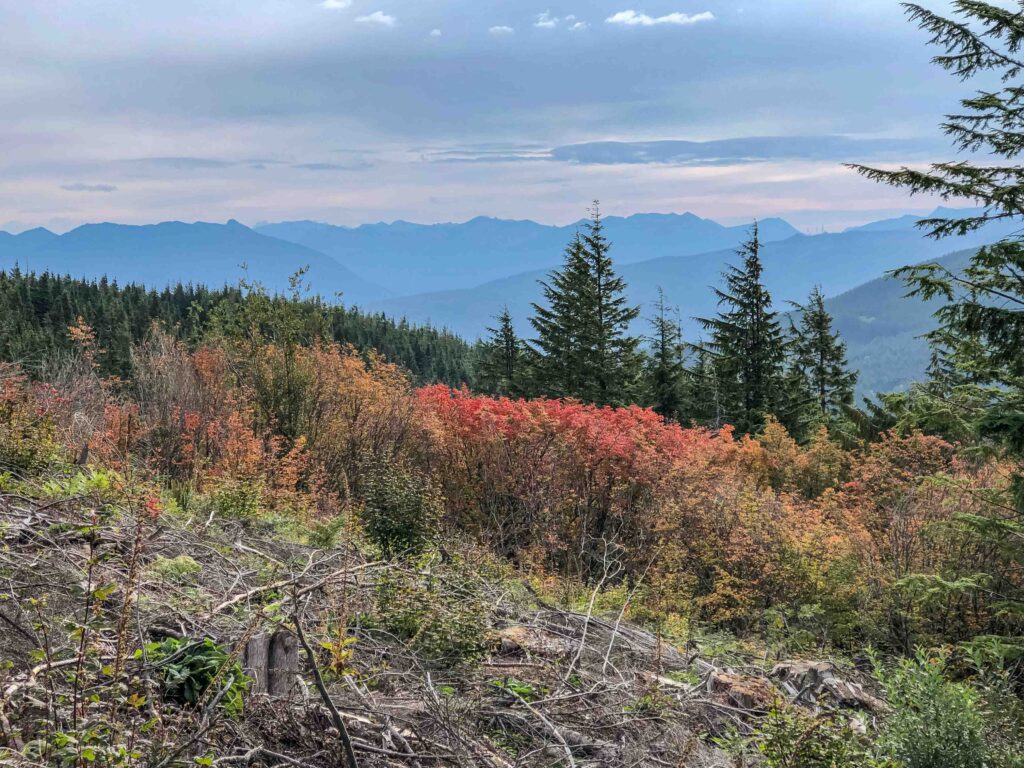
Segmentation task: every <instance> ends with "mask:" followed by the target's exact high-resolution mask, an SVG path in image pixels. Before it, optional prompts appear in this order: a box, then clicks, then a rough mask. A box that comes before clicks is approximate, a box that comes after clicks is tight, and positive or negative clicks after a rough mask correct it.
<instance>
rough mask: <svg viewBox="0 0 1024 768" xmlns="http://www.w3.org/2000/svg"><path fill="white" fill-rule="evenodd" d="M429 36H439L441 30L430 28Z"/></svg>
mask: <svg viewBox="0 0 1024 768" xmlns="http://www.w3.org/2000/svg"><path fill="white" fill-rule="evenodd" d="M430 36H431V37H440V36H441V30H440V29H432V30H430Z"/></svg>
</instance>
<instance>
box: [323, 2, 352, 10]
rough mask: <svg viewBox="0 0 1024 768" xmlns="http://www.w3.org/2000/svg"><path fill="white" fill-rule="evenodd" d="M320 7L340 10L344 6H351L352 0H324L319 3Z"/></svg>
mask: <svg viewBox="0 0 1024 768" xmlns="http://www.w3.org/2000/svg"><path fill="white" fill-rule="evenodd" d="M320 7H321V8H326V9H327V10H328V11H341V10H344V9H345V8H351V7H352V0H324V1H323V2H322V3H320Z"/></svg>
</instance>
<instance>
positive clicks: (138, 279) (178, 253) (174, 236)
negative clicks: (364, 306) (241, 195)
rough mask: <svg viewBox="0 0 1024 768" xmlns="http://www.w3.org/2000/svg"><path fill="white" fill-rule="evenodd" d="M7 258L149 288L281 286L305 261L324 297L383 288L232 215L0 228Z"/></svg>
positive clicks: (9, 262)
mask: <svg viewBox="0 0 1024 768" xmlns="http://www.w3.org/2000/svg"><path fill="white" fill-rule="evenodd" d="M15 264H17V265H18V266H19V267H20V268H21V269H22V270H23V271H36V272H42V271H44V270H49V271H51V272H56V273H60V274H68V275H72V276H74V277H89V278H99V277H104V276H106V277H109V278H110V279H116V280H117V281H118V282H120V283H143V284H144V285H148V286H151V287H154V288H162V287H164V286H165V285H168V284H171V283H177V282H183V283H202V284H206V285H211V286H215V287H219V286H222V285H224V284H228V285H235V284H237V283H238V281H239V280H240V279H241V278H243V277H244V278H246V279H247V280H249V281H254V282H260V283H263V284H264V285H266V286H267V287H268V288H269V289H271V290H284V289H285V288H287V286H288V278H289V276H290V275H291V274H293V273H294V272H295V271H296V270H298V269H301V268H303V267H307V266H308V267H309V273H308V274H307V280H308V281H309V282H310V283H311V284H313V285H315V286H316V289H317V291H318V292H319V293H321V294H322V295H324V296H325V297H331V296H333V295H335V294H336V293H338V292H342V293H343V294H344V296H345V298H346V299H347V298H349V297H354V299H353V300H354V301H360V302H362V301H368V300H374V299H380V298H383V297H385V296H388V295H389V291H386V290H385V289H383V288H381V287H380V286H377V285H375V284H373V283H372V282H370V281H369V280H366V279H365V278H363V277H361V276H359V275H357V274H355V273H354V272H352V271H351V270H348V269H346V268H345V267H343V266H342V265H341V264H339V263H338V262H337V261H336V260H334V259H332V258H331V257H329V256H325V255H324V254H322V253H319V252H317V251H314V250H312V249H310V248H306V247H305V246H302V245H297V244H295V243H288V242H285V241H283V240H277V239H275V238H272V237H265V236H263V235H260V234H258V233H257V232H254V231H253V230H251V229H249V228H248V227H246V226H243V225H242V224H239V223H238V222H237V221H233V220H232V221H229V222H228V223H227V224H205V223H196V224H184V223H182V222H180V221H170V222H165V223H163V224H148V225H145V226H127V225H123V224H86V225H84V226H81V227H78V228H77V229H73V230H71V231H70V232H67V233H66V234H63V235H56V234H54V233H53V232H49V231H47V230H45V229H32V230H29V231H27V232H22V233H21V234H20V235H11V234H9V233H7V232H0V269H10V268H12V267H13V266H14V265H15ZM243 265H244V268H243Z"/></svg>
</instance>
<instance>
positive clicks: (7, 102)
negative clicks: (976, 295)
mask: <svg viewBox="0 0 1024 768" xmlns="http://www.w3.org/2000/svg"><path fill="white" fill-rule="evenodd" d="M931 7H933V8H938V9H939V10H942V2H936V3H932V4H931ZM926 42H927V38H926V36H925V34H924V33H923V32H921V31H919V30H917V29H916V28H915V27H913V26H912V25H911V24H909V23H908V22H907V21H906V20H905V17H904V15H903V13H902V10H901V8H900V7H899V4H898V3H897V2H895V0H855V2H852V1H851V0H644V1H643V2H638V0H562V1H559V2H555V1H554V0H550V2H549V0H540V2H537V1H535V0H174V2H157V1H156V0H134V2H129V0H117V1H115V0H88V2H83V1H82V0H17V2H0V115H2V116H3V119H2V120H0V147H2V149H3V151H2V152H0V229H5V230H8V231H12V232H17V231H21V230H24V229H28V228H31V227H36V226H45V227H48V228H50V229H53V230H55V231H66V230H68V229H70V228H73V227H75V226H77V225H80V224H82V223H86V222H96V221H116V222H121V223H129V224H141V223H150V222H156V221H165V220H172V219H173V220H185V221H196V220H203V221H225V220H227V219H230V218H235V219H238V220H240V221H242V222H243V223H246V224H256V223H259V222H264V221H280V220H290V219H315V220H318V221H326V222H330V223H334V224H344V225H357V224H361V223H367V222H376V221H392V220H395V219H404V220H410V221H417V222H425V223H429V222H440V221H462V220H466V219H469V218H472V217H474V216H478V215H485V216H497V217H501V218H530V219H534V220H536V221H541V222H544V223H567V222H570V221H575V220H577V219H578V218H580V216H581V215H583V214H584V213H585V209H586V207H587V206H588V204H589V202H590V201H591V200H593V199H595V198H596V199H600V200H601V202H602V207H603V209H604V210H605V211H606V212H607V213H610V214H618V215H625V214H630V213H637V212H673V211H674V212H682V211H692V212H694V213H696V214H698V215H701V216H705V217H708V218H713V219H716V220H719V221H722V222H723V223H740V222H744V221H749V220H750V219H752V218H755V217H760V218H763V217H765V216H775V215H778V216H783V217H785V218H787V219H788V220H789V221H791V222H792V223H793V224H794V225H796V226H798V227H800V228H802V229H804V230H805V231H818V230H819V229H821V228H825V229H837V228H841V227H843V226H847V225H850V224H856V223H862V222H864V221H869V220H872V219H877V218H882V217H884V216H887V215H892V214H894V213H896V212H905V211H918V210H920V211H924V210H927V209H929V208H931V207H933V206H934V204H935V201H930V200H927V199H910V198H908V197H907V196H906V195H905V194H904V193H903V192H901V191H899V190H890V189H886V188H884V187H879V186H877V185H875V184H873V183H870V182H868V181H865V180H863V179H861V178H859V177H858V176H857V175H856V174H854V173H853V172H852V171H849V170H848V169H846V168H844V167H843V166H842V162H843V161H863V162H867V163H876V164H883V165H892V164H903V163H907V164H920V163H924V162H927V161H929V160H940V159H948V158H949V157H950V156H952V151H951V150H950V148H949V147H948V144H947V142H946V141H945V140H944V139H943V138H942V137H941V133H940V131H939V130H938V128H937V127H936V126H937V125H938V123H939V122H940V121H941V119H942V116H943V115H944V114H945V113H947V112H949V111H951V110H953V109H954V108H955V107H956V104H957V100H958V99H959V98H961V97H963V96H965V95H968V90H967V89H968V86H965V85H964V84H961V83H958V82H957V81H956V80H955V79H953V78H951V77H950V76H949V75H947V74H945V73H943V72H941V71H940V70H939V69H937V68H936V67H934V66H932V65H931V64H930V63H929V58H930V56H931V55H932V53H933V52H932V51H930V50H929V49H928V47H927V45H926Z"/></svg>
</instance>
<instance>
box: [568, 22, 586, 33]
mask: <svg viewBox="0 0 1024 768" xmlns="http://www.w3.org/2000/svg"><path fill="white" fill-rule="evenodd" d="M587 26H588V25H587V22H585V21H577V22H574V23H573V24H572V25H571V26H570V27H569V31H570V32H579V31H580V30H581V29H586V28H587Z"/></svg>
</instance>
